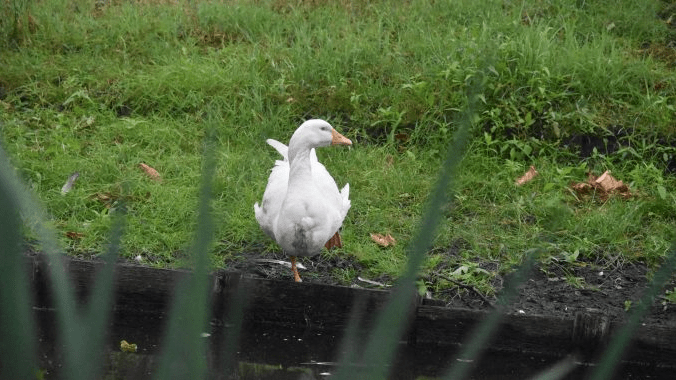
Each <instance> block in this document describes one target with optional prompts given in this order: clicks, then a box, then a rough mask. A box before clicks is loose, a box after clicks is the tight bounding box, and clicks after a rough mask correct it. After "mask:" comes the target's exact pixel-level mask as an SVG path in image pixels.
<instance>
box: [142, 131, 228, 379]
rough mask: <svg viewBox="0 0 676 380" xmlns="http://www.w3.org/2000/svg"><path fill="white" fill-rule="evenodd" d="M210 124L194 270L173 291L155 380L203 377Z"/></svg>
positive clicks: (211, 173)
mask: <svg viewBox="0 0 676 380" xmlns="http://www.w3.org/2000/svg"><path fill="white" fill-rule="evenodd" d="M211 123H213V120H211ZM211 123H210V125H209V126H208V127H209V132H210V133H208V135H207V138H206V147H205V154H204V164H203V172H202V184H201V186H200V193H199V206H198V216H197V230H196V236H195V241H194V244H193V246H192V248H191V254H192V257H193V260H194V266H195V269H194V271H193V272H192V273H191V274H190V275H189V276H188V277H187V278H186V279H185V281H182V282H181V283H180V284H179V285H178V288H177V290H176V295H175V297H174V302H173V304H172V312H171V317H170V320H169V324H168V328H167V331H166V335H165V340H164V343H163V349H164V352H163V353H162V357H161V359H160V366H159V368H158V369H157V371H156V373H155V376H154V377H155V378H156V379H163V380H164V379H203V378H206V375H207V369H208V368H207V361H206V356H207V355H206V347H207V345H206V343H207V340H206V339H205V337H203V336H202V334H203V333H204V332H205V330H206V327H207V319H208V317H209V314H208V312H209V302H208V301H209V300H208V290H209V283H208V280H209V277H208V276H207V268H208V264H209V256H208V253H209V251H208V250H209V244H210V243H211V240H212V238H213V234H214V222H213V219H212V216H211V199H212V195H211V192H212V182H213V178H214V172H215V169H216V160H215V154H214V144H213V141H214V139H213V136H212V135H213V131H214V130H215V127H214V126H213V125H211Z"/></svg>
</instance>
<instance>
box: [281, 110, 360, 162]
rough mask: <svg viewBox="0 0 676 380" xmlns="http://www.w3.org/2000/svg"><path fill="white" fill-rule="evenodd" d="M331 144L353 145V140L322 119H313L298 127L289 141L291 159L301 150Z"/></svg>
mask: <svg viewBox="0 0 676 380" xmlns="http://www.w3.org/2000/svg"><path fill="white" fill-rule="evenodd" d="M329 145H352V141H350V139H348V138H347V137H345V136H343V135H341V134H340V133H338V131H336V130H335V129H334V128H333V127H332V126H331V124H329V123H327V122H326V121H324V120H321V119H311V120H308V121H306V122H304V123H303V124H301V125H300V127H298V129H296V132H294V134H293V136H291V140H290V141H289V159H291V156H293V155H295V154H294V153H297V152H298V151H299V150H304V149H307V150H310V149H312V148H319V147H322V146H329Z"/></svg>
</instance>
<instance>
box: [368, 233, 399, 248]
mask: <svg viewBox="0 0 676 380" xmlns="http://www.w3.org/2000/svg"><path fill="white" fill-rule="evenodd" d="M371 240H373V241H374V242H376V244H378V245H379V246H381V247H389V246H394V245H395V244H397V241H396V240H395V239H394V238H393V237H392V235H390V234H387V235H383V234H371Z"/></svg>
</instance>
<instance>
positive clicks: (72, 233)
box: [66, 231, 84, 240]
mask: <svg viewBox="0 0 676 380" xmlns="http://www.w3.org/2000/svg"><path fill="white" fill-rule="evenodd" d="M66 237H67V238H69V239H71V240H80V239H82V238H83V237H84V234H83V233H81V232H75V231H68V232H66Z"/></svg>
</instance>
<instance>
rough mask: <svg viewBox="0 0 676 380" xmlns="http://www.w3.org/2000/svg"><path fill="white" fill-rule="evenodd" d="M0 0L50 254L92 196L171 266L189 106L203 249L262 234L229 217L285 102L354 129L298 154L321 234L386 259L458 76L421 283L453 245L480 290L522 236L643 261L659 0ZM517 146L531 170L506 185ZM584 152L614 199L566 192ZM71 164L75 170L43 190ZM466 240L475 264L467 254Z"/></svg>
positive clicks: (349, 249) (368, 263)
mask: <svg viewBox="0 0 676 380" xmlns="http://www.w3.org/2000/svg"><path fill="white" fill-rule="evenodd" d="M1 7H2V8H1V9H2V12H3V13H5V14H7V15H10V16H11V17H7V18H4V17H3V18H2V19H3V21H0V36H2V38H1V39H0V46H1V48H2V50H3V54H2V55H1V56H0V86H1V87H2V91H0V94H2V96H0V101H1V102H2V103H0V123H2V124H1V127H2V129H1V132H0V138H1V142H2V146H3V147H4V148H5V149H6V150H7V151H8V152H9V154H10V156H11V157H12V160H13V164H14V165H15V166H16V167H17V168H18V169H19V171H20V174H21V177H22V178H23V179H24V180H25V181H26V182H27V183H28V184H29V185H30V187H31V188H32V189H33V190H34V191H36V192H37V194H38V195H39V197H40V199H41V201H42V202H43V204H44V205H45V207H46V209H47V210H48V212H49V214H50V215H51V220H52V223H53V224H54V226H55V228H56V230H57V231H58V232H59V236H60V237H61V243H62V244H63V245H64V246H65V247H67V251H68V252H70V253H72V254H75V255H82V256H85V257H88V256H90V255H92V254H98V253H100V252H103V251H104V250H105V249H104V247H105V245H106V242H107V239H106V237H107V236H109V233H110V232H109V231H110V229H111V226H112V220H111V216H110V215H111V210H114V209H116V208H118V207H119V205H120V204H121V202H124V203H125V204H126V206H127V212H128V219H127V222H126V226H125V232H124V235H123V236H122V237H121V240H122V242H121V244H122V251H121V255H122V256H124V257H127V258H133V257H136V256H137V255H141V256H142V257H143V258H144V262H145V263H146V264H148V265H156V266H183V265H187V262H186V260H188V257H187V255H186V254H185V253H184V252H186V251H187V249H188V247H189V245H190V244H191V239H192V238H191V237H192V236H193V233H194V230H195V228H196V225H195V220H196V205H197V198H198V192H199V189H198V186H199V178H200V176H201V170H202V169H201V168H202V165H203V163H202V160H203V152H204V148H203V146H204V143H205V138H206V130H207V125H210V124H214V125H215V126H216V127H215V131H214V133H215V141H216V144H217V147H216V148H215V159H216V169H215V180H214V184H213V187H212V192H213V195H214V200H213V203H212V207H213V214H214V218H215V226H214V228H215V231H214V236H215V243H214V244H212V246H211V247H210V252H211V253H212V258H211V262H212V265H213V266H215V267H219V266H222V265H223V264H222V263H223V259H224V258H226V257H231V256H237V255H238V254H240V253H242V252H248V251H263V250H278V249H279V248H278V247H277V246H276V245H275V244H274V243H273V242H271V241H270V240H269V239H268V238H267V237H265V235H264V234H263V233H262V231H261V230H260V228H259V227H258V225H257V223H256V221H255V219H254V217H253V207H252V205H253V204H254V203H255V202H256V201H259V200H260V198H261V197H262V193H263V190H264V188H265V183H266V179H267V175H268V173H269V169H270V167H271V166H272V165H273V162H274V160H275V159H276V158H277V156H276V154H277V153H276V152H275V151H274V150H273V149H271V148H270V147H268V146H267V145H265V139H266V138H275V139H278V140H280V141H284V142H286V141H288V138H289V137H290V135H291V134H292V132H293V130H294V129H295V128H296V127H297V126H298V125H299V124H300V123H301V122H302V121H303V120H305V119H307V118H310V117H321V118H325V119H327V120H328V121H329V122H331V123H332V124H333V125H334V126H335V127H336V128H337V129H338V130H339V131H340V132H342V133H344V134H345V135H346V136H348V137H349V138H351V139H352V140H353V141H354V142H355V145H354V147H353V148H352V149H350V150H348V149H329V148H327V149H322V150H321V151H320V152H319V156H320V159H321V160H322V162H324V163H325V165H326V166H327V168H328V169H329V170H330V172H331V173H332V174H333V175H334V177H335V178H336V180H337V182H338V184H339V186H342V185H343V184H344V183H346V182H349V183H350V186H351V193H352V209H351V210H350V212H349V213H348V217H347V219H346V220H345V224H344V228H343V237H344V241H345V243H346V245H345V248H343V249H342V251H341V252H339V254H350V255H354V256H355V257H356V258H357V259H358V260H359V261H360V262H362V264H363V265H364V267H365V268H366V269H365V273H363V274H362V275H364V276H368V277H374V278H375V277H379V276H382V275H388V276H391V277H397V276H399V275H400V274H401V273H402V271H403V270H404V265H405V263H406V260H407V253H406V252H407V251H406V247H407V246H408V244H409V243H410V242H411V240H412V238H413V236H414V234H415V230H416V226H417V224H418V222H419V219H420V217H421V214H422V211H423V205H424V204H425V202H426V201H427V196H428V194H429V192H430V191H431V189H432V186H433V183H434V181H435V178H436V177H437V174H438V171H439V166H440V165H441V164H442V159H443V155H444V152H445V149H446V146H447V145H448V144H449V142H450V140H451V136H452V134H453V131H455V129H456V125H455V122H454V120H456V119H457V117H458V114H459V110H461V109H463V108H464V107H465V106H466V103H467V100H466V96H465V94H466V89H467V85H468V81H469V80H471V79H472V78H478V77H481V78H483V88H484V91H483V93H482V94H481V97H480V98H481V104H480V106H481V108H480V110H479V111H477V112H476V114H475V115H474V120H473V121H474V125H475V130H473V131H472V136H473V137H472V140H471V143H470V146H469V148H468V151H467V154H466V156H465V158H464V161H463V162H462V163H461V166H460V173H459V174H458V178H456V179H455V180H454V183H455V187H454V188H453V189H449V192H450V193H449V195H450V197H451V199H452V201H453V202H452V203H451V205H449V206H445V207H444V209H443V210H442V215H443V220H442V223H441V225H440V228H439V230H438V231H437V234H436V237H435V239H434V241H433V242H432V249H431V250H430V253H429V255H428V261H427V263H426V264H425V266H424V269H423V277H424V278H425V279H427V280H428V282H429V285H430V286H433V287H435V289H437V288H439V287H444V286H447V285H448V284H445V283H444V282H443V281H440V282H438V283H437V282H436V279H435V277H434V275H433V273H434V272H435V271H442V272H443V273H442V274H444V275H447V276H450V275H452V274H453V272H454V271H455V270H456V269H457V268H458V267H461V266H466V267H467V268H469V271H468V272H467V273H465V274H464V275H462V276H463V277H461V279H462V280H463V281H466V282H468V283H471V284H472V285H475V286H477V287H478V288H479V289H480V290H482V291H484V292H489V293H490V292H492V291H493V290H492V288H491V286H490V284H491V279H492V278H493V277H495V276H497V275H502V274H504V272H506V271H509V270H511V269H512V267H513V266H514V265H516V264H518V263H520V262H521V261H522V260H523V254H524V252H526V251H527V250H528V249H531V248H535V247H538V248H541V257H540V259H541V260H543V261H545V262H546V261H547V260H552V259H555V260H564V259H565V258H566V257H568V258H570V257H572V256H571V254H573V253H575V252H578V256H577V259H576V260H578V261H579V260H584V261H590V262H599V263H603V262H604V261H612V260H616V259H617V257H618V256H620V257H622V258H624V259H628V260H641V261H645V262H647V263H649V264H656V263H659V262H660V261H661V260H662V257H663V256H664V254H665V252H666V251H667V249H668V247H669V241H670V240H673V238H674V237H675V234H674V231H676V221H675V219H674V215H676V192H674V191H673V190H672V189H675V188H676V179H675V178H674V175H673V171H672V172H669V171H668V170H667V168H668V167H671V169H672V170H674V166H675V165H676V164H675V163H674V162H675V161H676V149H675V148H674V147H673V146H674V142H676V137H675V136H674V134H675V133H674V132H675V130H674V125H676V123H674V121H675V120H674V119H675V117H674V114H675V113H674V111H675V110H674V107H675V106H676V90H675V86H676V83H675V81H674V79H673V78H674V70H673V66H672V65H671V62H673V59H672V60H671V61H670V60H669V59H665V57H664V55H663V53H664V52H665V51H667V52H668V51H669V49H668V48H667V44H668V43H669V41H672V40H673V38H674V35H675V33H674V30H673V28H672V27H670V26H669V24H667V23H666V22H665V20H663V19H660V18H659V17H658V16H657V14H658V12H660V11H662V10H664V11H667V12H668V11H669V9H670V8H668V4H666V3H662V2H659V1H649V2H647V4H646V3H645V2H632V1H621V0H616V1H611V2H584V1H582V2H580V1H563V0H558V1H555V0H552V1H547V2H543V1H523V2H518V1H512V2H504V1H484V2H475V1H454V2H448V3H446V2H434V3H433V4H432V3H431V2H427V1H411V2H407V3H401V2H394V3H392V4H389V3H388V2H383V3H382V4H380V3H376V4H372V3H370V2H367V1H356V2H350V3H348V2H335V3H329V4H315V3H314V2H302V1H298V2H293V1H281V0H280V1H274V2H257V1H232V2H218V1H215V2H198V3H193V2H178V4H176V5H169V4H164V5H163V4H155V5H149V4H136V3H131V2H113V5H108V6H104V7H102V8H100V9H96V7H95V6H94V4H93V2H87V1H83V0H79V1H65V0H62V1H58V0H53V1H48V2H30V1H23V2H22V1H18V0H17V1H7V2H4V3H3V4H2V6H1ZM672 54H673V53H672ZM668 57H669V56H668ZM668 57H667V58H668ZM671 58H673V56H671ZM483 72H485V73H486V75H485V76H482V75H481V73H483ZM579 136H594V137H598V140H599V141H600V142H599V143H597V144H596V146H595V147H596V150H595V151H592V152H590V153H589V154H587V155H584V156H583V155H580V148H579V146H577V145H576V140H575V138H576V137H579ZM602 139H605V140H606V143H605V144H604V143H603V140H602ZM605 146H611V149H610V152H607V151H606V150H605ZM141 162H143V163H146V164H148V165H150V166H152V167H154V168H155V169H157V170H158V171H159V173H160V174H161V176H162V182H161V183H157V182H154V181H152V180H150V179H149V178H148V177H147V176H145V174H144V173H143V172H142V171H141V169H140V168H139V166H138V164H139V163H141ZM530 165H535V166H536V167H537V168H538V171H539V172H540V176H539V177H537V178H536V179H535V180H534V181H532V182H530V183H528V184H526V185H524V186H522V187H518V188H517V187H515V186H514V184H513V183H514V180H515V179H516V178H518V177H519V176H520V175H521V174H523V172H525V171H526V170H527V169H528V167H529V166H530ZM670 165H671V166H670ZM607 169H610V170H612V173H613V175H614V176H615V177H616V178H618V179H621V180H623V181H625V182H626V183H629V184H630V186H631V188H632V191H633V192H634V194H635V196H634V197H633V198H631V199H630V200H628V201H624V200H621V199H611V200H609V201H607V202H601V201H598V200H594V199H577V198H576V197H575V196H574V195H573V194H572V193H571V191H570V190H569V185H570V183H571V182H572V181H583V180H585V178H586V171H587V170H592V171H593V172H594V173H596V174H597V175H598V174H601V173H602V172H603V171H604V170H607ZM75 171H78V172H80V178H79V179H78V180H77V182H76V184H75V186H74V188H73V190H72V191H71V192H69V193H68V194H66V195H62V194H61V192H60V189H61V186H62V185H63V184H64V183H65V181H66V180H67V178H68V176H69V175H70V174H71V173H72V172H75ZM68 232H76V233H78V234H81V235H79V236H81V237H80V238H77V239H71V238H68V237H67V236H66V233H68ZM372 232H379V233H390V234H392V235H393V236H394V237H395V238H396V239H397V241H398V244H397V246H395V247H393V248H388V249H383V248H380V247H378V246H376V245H375V244H374V243H373V242H372V241H371V240H370V237H369V234H370V233H372ZM454 246H456V247H460V248H459V249H457V250H456V251H457V252H454V254H452V255H451V254H449V253H448V251H449V249H450V248H451V247H454ZM482 262H491V263H496V264H497V265H496V267H497V270H494V271H488V272H487V271H482V270H480V266H479V264H480V263H482ZM440 264H444V265H440ZM439 268H442V269H439ZM342 275H343V277H344V280H345V281H346V282H347V281H348V280H350V279H353V278H354V277H355V276H357V275H359V273H343V274H342Z"/></svg>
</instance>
